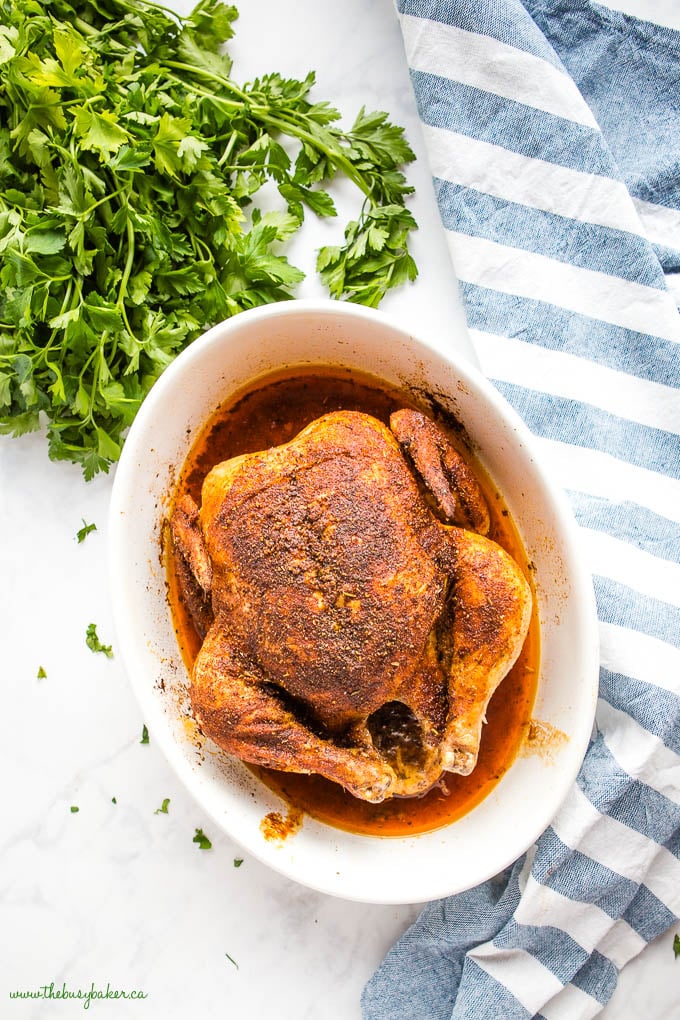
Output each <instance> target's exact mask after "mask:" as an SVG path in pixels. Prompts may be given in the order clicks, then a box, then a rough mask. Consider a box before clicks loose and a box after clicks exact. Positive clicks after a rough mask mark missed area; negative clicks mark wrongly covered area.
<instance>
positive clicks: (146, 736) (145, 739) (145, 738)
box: [139, 723, 149, 744]
mask: <svg viewBox="0 0 680 1020" xmlns="http://www.w3.org/2000/svg"><path fill="white" fill-rule="evenodd" d="M139 742H140V744H148V743H149V731H148V729H147V728H146V723H144V724H143V726H142V739H141V740H140V741H139Z"/></svg>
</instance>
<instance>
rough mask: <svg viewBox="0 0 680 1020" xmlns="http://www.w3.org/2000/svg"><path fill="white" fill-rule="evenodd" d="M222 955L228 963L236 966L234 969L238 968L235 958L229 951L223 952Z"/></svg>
mask: <svg viewBox="0 0 680 1020" xmlns="http://www.w3.org/2000/svg"><path fill="white" fill-rule="evenodd" d="M224 955H225V956H226V958H227V959H228V960H229V963H233V964H234V966H235V967H236V970H238V969H239V968H238V964H237V962H236V960H235V959H234V958H233V956H230V955H229V953H225V954H224Z"/></svg>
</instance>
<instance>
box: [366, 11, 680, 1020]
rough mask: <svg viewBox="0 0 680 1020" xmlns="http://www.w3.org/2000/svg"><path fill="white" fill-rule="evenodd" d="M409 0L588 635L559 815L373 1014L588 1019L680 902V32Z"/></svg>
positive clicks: (439, 928)
mask: <svg viewBox="0 0 680 1020" xmlns="http://www.w3.org/2000/svg"><path fill="white" fill-rule="evenodd" d="M398 8H399V14H400V19H401V25H402V30H403V35H404V40H405V46H406V55H407V59H408V63H409V67H410V70H411V76H412V81H413V87H414V90H415V95H416V99H417V103H418V108H419V111H420V115H421V118H422V122H423V128H424V133H425V140H426V144H427V147H428V152H429V157H430V161H431V169H432V174H433V177H434V186H435V191H436V195H437V199H438V202H439V207H440V210H441V216H442V220H443V224H444V227H445V230H446V236H447V239H448V242H449V245H450V250H451V255H452V259H453V263H454V266H455V270H456V275H457V277H458V279H459V281H460V289H461V294H462V298H463V301H464V304H465V308H466V313H467V319H468V324H469V327H470V330H471V335H472V338H473V342H474V344H475V347H476V351H477V354H478V357H479V360H480V362H481V365H482V368H483V370H484V371H485V372H486V374H487V375H488V376H489V377H490V378H491V379H492V380H493V381H494V383H495V384H496V385H497V386H498V388H499V389H500V391H501V392H502V393H503V394H505V396H506V397H507V398H508V400H509V401H510V402H511V403H512V404H513V405H514V407H515V408H516V409H517V411H519V413H520V414H521V415H522V416H523V418H524V419H525V421H526V422H527V423H528V424H529V426H530V427H531V429H532V430H533V432H534V433H535V435H536V436H537V437H538V442H539V444H540V446H542V448H543V452H544V454H545V455H546V458H547V459H548V460H549V461H550V462H551V464H552V467H553V470H554V472H556V474H557V479H558V481H559V482H560V483H561V484H562V485H563V486H564V488H565V489H566V490H567V492H568V494H569V496H570V499H571V504H572V506H573V509H574V512H575V515H576V518H577V520H578V523H579V525H580V538H581V543H582V548H583V555H584V557H585V559H586V562H587V563H588V564H589V566H590V568H591V570H592V573H593V576H594V585H595V591H596V598H597V605H598V614H599V620H600V637H601V649H602V651H601V671H600V697H599V702H598V712H597V723H596V730H595V734H594V737H593V740H592V742H591V745H590V747H589V750H588V753H587V756H586V759H585V762H584V765H583V768H582V769H581V772H580V774H579V776H578V779H577V781H576V783H575V785H574V786H573V788H572V791H571V793H570V795H569V797H568V798H567V801H566V803H565V804H564V805H563V806H562V808H561V809H560V810H559V812H558V814H557V816H556V817H555V819H554V820H553V823H552V825H551V826H550V827H549V828H548V830H547V831H546V832H545V833H544V834H543V835H542V836H541V838H540V839H539V840H538V843H537V845H536V846H535V847H533V848H532V849H531V850H530V852H529V853H528V854H526V856H525V857H524V858H522V859H521V860H520V861H518V862H517V863H516V864H515V866H514V867H512V868H510V869H509V870H508V872H507V873H505V874H504V875H502V876H499V877H498V878H497V879H495V880H493V881H491V882H488V883H486V884H485V885H484V886H481V887H479V888H477V889H474V890H472V891H471V892H469V893H466V894H461V895H459V896H455V897H451V898H450V899H447V900H442V901H439V902H436V903H432V904H430V905H429V906H428V907H426V908H425V910H424V911H423V913H422V914H421V916H420V918H419V920H418V921H417V922H416V923H415V924H414V925H413V926H412V927H411V928H410V929H409V930H408V931H407V932H406V933H405V935H404V936H403V937H402V938H401V940H400V941H399V942H398V943H397V944H396V945H395V946H394V948H393V949H392V950H391V951H390V953H389V954H388V956H387V958H386V960H385V961H384V963H383V965H382V967H381V968H380V969H379V970H378V972H377V973H376V974H375V975H374V977H373V978H372V979H371V981H370V982H369V984H368V985H367V987H366V989H365V991H364V996H363V1009H364V1017H365V1020H386V1018H390V1020H396V1018H400V1020H401V1018H403V1020H435V1018H436V1020H445V1018H446V1020H449V1018H455V1020H514V1018H527V1017H539V1018H545V1020H558V1018H559V1020H562V1018H566V1020H581V1018H588V1017H592V1016H595V1015H596V1014H597V1013H598V1012H599V1011H600V1010H601V1009H602V1008H603V1005H604V1004H606V1003H607V1001H608V1000H609V998H610V996H611V994H612V992H613V990H614V988H615V985H616V981H617V975H618V972H619V970H620V968H621V967H622V966H623V965H624V964H625V963H626V962H627V961H628V960H630V959H632V958H633V957H634V956H636V955H637V954H638V953H639V952H640V951H641V950H642V949H643V947H644V946H645V945H646V944H647V943H648V942H649V941H650V940H651V939H652V938H654V937H655V936H656V935H658V934H660V933H662V932H664V931H665V930H666V929H668V928H669V927H670V926H671V925H672V924H673V923H674V922H675V921H676V920H677V918H678V917H679V916H680V860H679V858H680V626H679V622H680V612H679V607H680V541H679V536H680V442H679V436H680V400H679V399H678V393H679V388H680V359H679V357H678V354H679V353H680V346H679V341H680V316H679V315H678V310H677V307H676V299H678V298H680V288H678V286H677V283H678V281H680V33H679V32H676V31H673V30H672V29H669V28H663V27H660V26H655V25H651V24H649V23H646V22H642V21H640V20H636V19H634V18H632V17H629V16H626V15H624V14H621V13H617V12H615V11H614V10H612V9H610V8H607V7H603V6H599V5H595V4H592V3H589V2H586V0H399V3H398ZM669 952H670V942H669Z"/></svg>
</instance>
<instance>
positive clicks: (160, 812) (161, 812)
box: [154, 797, 170, 815]
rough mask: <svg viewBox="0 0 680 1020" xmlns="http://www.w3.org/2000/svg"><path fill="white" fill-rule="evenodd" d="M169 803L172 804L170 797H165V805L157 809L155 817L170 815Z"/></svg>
mask: <svg viewBox="0 0 680 1020" xmlns="http://www.w3.org/2000/svg"><path fill="white" fill-rule="evenodd" d="M169 803H170V798H169V797H165V798H164V799H163V803H162V804H161V806H160V807H159V808H156V810H155V811H154V814H155V815H167V814H168V804H169Z"/></svg>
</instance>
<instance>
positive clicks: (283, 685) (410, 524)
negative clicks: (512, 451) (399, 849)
mask: <svg viewBox="0 0 680 1020" xmlns="http://www.w3.org/2000/svg"><path fill="white" fill-rule="evenodd" d="M416 472H417V474H416ZM170 528H171V534H172V538H173V544H174V549H175V553H176V554H177V555H176V559H177V560H178V561H179V570H178V574H179V580H180V586H181V589H182V593H183V597H184V600H185V603H186V604H187V606H188V608H189V610H190V612H191V614H192V617H193V619H194V622H195V625H196V627H197V629H198V630H199V633H201V635H202V636H203V644H202V647H201V649H200V651H199V653H198V656H197V658H196V661H195V664H194V668H193V671H192V676H191V688H190V694H191V701H192V707H193V711H194V714H195V716H196V719H197V720H198V722H199V724H200V725H201V727H202V729H203V731H204V732H205V733H206V734H207V735H208V736H209V737H210V738H212V740H213V741H215V743H216V744H218V745H219V746H220V747H221V748H223V749H224V750H225V751H227V752H229V753H231V754H233V755H236V756H237V757H239V758H241V759H243V760H244V761H247V762H251V763H255V764H258V765H262V766H267V767H270V768H274V769H280V770H284V771H291V772H301V773H318V774H320V775H322V776H324V777H326V778H327V779H330V780H333V781H334V782H336V783H339V784H341V785H342V786H343V787H345V789H346V790H348V791H349V792H350V793H351V794H353V795H354V796H355V797H359V798H362V799H363V800H367V801H372V802H376V803H377V802H380V801H382V800H384V799H385V798H389V797H394V796H402V797H403V796H413V795H417V794H420V793H423V792H424V791H426V790H427V789H429V788H430V787H431V786H432V785H433V783H435V782H436V781H437V779H438V778H439V776H440V775H441V773H442V772H443V771H449V772H458V773H462V774H464V775H467V774H469V773H470V772H471V771H472V769H473V768H474V767H475V764H476V761H477V755H478V751H479V745H480V739H481V731H482V724H483V721H484V717H485V711H486V707H487V704H488V702H489V700H490V698H491V696H492V694H493V692H494V691H495V689H496V687H497V686H498V684H499V683H500V682H501V680H502V679H503V677H504V676H505V675H506V674H507V672H508V671H509V670H510V668H511V667H512V665H513V664H514V662H515V660H516V658H517V656H518V655H519V653H520V650H521V648H522V644H523V642H524V638H525V636H526V633H527V630H528V627H529V619H530V615H531V593H530V589H529V586H528V584H527V582H526V580H525V578H524V576H523V575H522V572H521V571H520V569H519V567H518V566H517V564H516V563H515V562H514V560H513V559H512V558H511V557H510V556H509V555H508V554H507V553H506V552H505V551H504V550H503V549H501V547H500V546H498V545H497V544H496V543H495V542H493V541H491V540H490V539H488V538H486V537H485V536H484V534H483V533H484V532H486V531H487V530H488V528H489V514H488V508H487V506H486V503H485V501H484V497H483V495H482V493H481V491H480V488H479V485H478V483H477V481H476V478H475V476H474V475H473V473H472V472H471V470H470V468H469V467H468V466H467V464H466V463H465V461H464V460H463V458H461V457H460V455H459V454H458V453H457V452H456V451H455V450H454V449H453V447H452V446H451V444H450V443H449V442H448V440H447V439H446V437H445V436H444V435H443V433H442V432H441V431H440V430H439V429H438V428H437V426H436V425H435V424H434V423H433V422H432V421H430V420H429V419H428V418H426V417H425V416H424V415H422V414H421V413H420V412H417V411H411V410H402V411H397V412H396V413H394V414H393V415H392V416H391V419H390V428H387V427H386V426H385V425H383V424H382V423H381V422H380V421H378V420H377V419H376V418H373V417H372V416H370V415H368V414H364V413H362V412H358V411H338V412H333V413H330V414H326V415H324V416H323V417H321V418H318V419H317V420H315V421H313V422H312V423H311V424H310V425H308V426H307V427H306V428H305V429H303V430H302V432H300V433H299V434H298V435H297V436H296V437H295V438H294V439H293V440H291V441H290V442H288V443H285V444H284V445H282V446H277V447H274V448H272V449H269V450H264V451H262V452H260V453H251V454H245V455H242V456H238V457H234V458H232V459H231V460H227V461H225V462H223V463H221V464H218V465H216V466H215V467H214V468H213V469H212V470H211V471H210V472H209V474H208V475H207V476H206V478H205V481H204V483H203V488H202V494H201V506H200V508H199V507H197V506H196V504H195V503H194V501H193V500H192V499H191V497H189V496H184V497H182V498H181V499H180V500H179V501H178V503H177V505H176V507H175V510H174V512H173V515H172V518H171V521H170ZM386 724H389V725H391V726H392V733H391V734H388V735H387V736H386V735H385V729H384V727H385V725H386ZM400 733H401V735H402V736H403V738H404V739H403V746H400V744H399V739H398V738H399V735H400ZM395 734H396V738H395Z"/></svg>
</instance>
